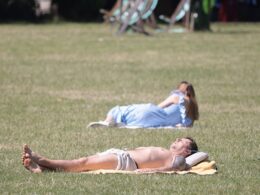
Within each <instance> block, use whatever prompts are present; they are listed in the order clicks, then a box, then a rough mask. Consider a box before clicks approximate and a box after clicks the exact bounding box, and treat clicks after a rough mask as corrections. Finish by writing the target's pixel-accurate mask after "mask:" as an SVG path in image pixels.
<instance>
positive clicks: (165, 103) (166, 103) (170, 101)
mask: <svg viewBox="0 0 260 195" xmlns="http://www.w3.org/2000/svg"><path fill="white" fill-rule="evenodd" d="M178 103H179V96H177V95H171V96H169V97H168V98H166V99H165V100H164V101H162V102H161V103H160V104H158V106H159V107H160V108H166V107H168V106H170V105H172V104H178Z"/></svg>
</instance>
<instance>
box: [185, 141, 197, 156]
mask: <svg viewBox="0 0 260 195" xmlns="http://www.w3.org/2000/svg"><path fill="white" fill-rule="evenodd" d="M185 139H188V140H190V141H191V143H190V150H191V154H194V153H196V152H198V150H199V148H198V145H197V143H196V142H195V140H194V139H193V138H191V137H185Z"/></svg>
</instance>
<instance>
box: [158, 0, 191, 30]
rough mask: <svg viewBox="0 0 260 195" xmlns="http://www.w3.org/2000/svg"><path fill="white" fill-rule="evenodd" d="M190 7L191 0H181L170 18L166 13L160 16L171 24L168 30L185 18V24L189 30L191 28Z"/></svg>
mask: <svg viewBox="0 0 260 195" xmlns="http://www.w3.org/2000/svg"><path fill="white" fill-rule="evenodd" d="M190 7H191V0H181V1H180V3H179V4H178V5H177V7H176V9H175V10H174V12H173V14H172V15H171V17H170V18H169V17H166V16H164V15H160V16H159V18H160V19H161V20H163V21H164V22H166V23H168V24H169V26H168V30H170V29H171V28H172V27H173V25H174V24H175V23H176V22H177V21H180V20H182V19H184V26H185V28H186V29H187V30H189V28H190Z"/></svg>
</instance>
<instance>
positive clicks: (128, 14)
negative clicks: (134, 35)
mask: <svg viewBox="0 0 260 195" xmlns="http://www.w3.org/2000/svg"><path fill="white" fill-rule="evenodd" d="M157 3H158V0H119V1H117V3H116V4H115V6H114V7H113V8H112V12H106V11H104V10H101V12H102V13H104V14H106V17H108V18H109V19H108V21H110V22H118V23H119V29H118V31H117V34H122V33H124V32H125V31H126V30H127V29H128V28H132V29H133V30H134V31H137V32H140V33H144V34H146V35H148V34H149V33H147V32H146V31H145V30H144V23H143V21H145V20H148V19H149V17H151V16H152V14H153V11H154V9H155V8H156V6H157Z"/></svg>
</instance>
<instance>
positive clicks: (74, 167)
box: [23, 145, 118, 172]
mask: <svg viewBox="0 0 260 195" xmlns="http://www.w3.org/2000/svg"><path fill="white" fill-rule="evenodd" d="M24 153H25V155H24V156H30V159H31V162H33V163H35V165H37V166H38V168H39V169H41V170H42V171H43V168H46V169H49V170H54V171H66V172H83V171H90V170H98V169H116V167H117V163H118V160H117V157H116V155H114V154H107V155H92V156H89V157H83V158H79V159H75V160H50V159H47V158H45V157H42V156H39V155H38V154H36V153H34V152H32V151H31V149H30V148H29V147H28V146H27V145H25V147H24ZM25 159H26V158H25ZM24 161H25V160H23V162H24ZM37 170H38V169H37ZM32 172H33V171H32Z"/></svg>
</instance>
